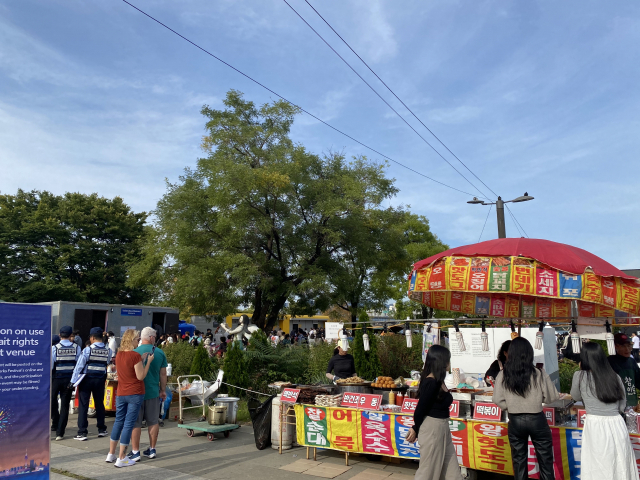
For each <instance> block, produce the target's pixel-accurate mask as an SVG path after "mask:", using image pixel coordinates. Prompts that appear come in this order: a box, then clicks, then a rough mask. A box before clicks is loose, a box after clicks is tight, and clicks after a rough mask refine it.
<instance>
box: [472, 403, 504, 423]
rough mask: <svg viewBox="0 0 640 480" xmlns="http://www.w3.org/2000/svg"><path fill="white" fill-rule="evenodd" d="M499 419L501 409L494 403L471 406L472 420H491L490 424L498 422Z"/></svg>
mask: <svg viewBox="0 0 640 480" xmlns="http://www.w3.org/2000/svg"><path fill="white" fill-rule="evenodd" d="M501 417H502V409H501V408H500V407H499V406H497V405H496V404H495V403H489V402H476V404H475V405H474V406H473V419H474V420H491V421H492V422H499V421H500V418H501Z"/></svg>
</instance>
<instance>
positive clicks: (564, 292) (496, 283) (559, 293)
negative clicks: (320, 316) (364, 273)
mask: <svg viewBox="0 0 640 480" xmlns="http://www.w3.org/2000/svg"><path fill="white" fill-rule="evenodd" d="M416 292H420V293H426V294H427V296H423V297H422V302H423V303H425V304H427V303H428V304H429V306H431V307H434V308H437V309H442V310H451V311H455V312H463V313H469V314H476V315H489V316H494V317H507V318H515V317H518V316H520V315H519V311H520V309H519V308H518V309H516V307H515V306H514V305H513V298H510V297H515V298H517V299H518V305H519V304H520V299H521V298H522V296H529V297H531V298H533V297H538V298H541V299H544V298H546V299H549V300H551V299H556V300H561V302H551V303H549V302H541V303H540V304H539V305H535V304H532V305H531V307H533V308H529V306H528V305H525V304H524V302H523V315H522V316H523V317H525V318H528V317H534V316H538V315H537V308H539V309H540V311H541V313H542V315H539V316H541V317H543V318H544V317H556V318H558V317H563V316H565V315H564V314H565V312H566V311H567V307H566V306H567V305H568V302H569V301H570V300H571V299H576V300H580V301H582V302H589V303H591V304H594V305H599V306H600V307H601V311H600V312H599V313H600V314H601V315H600V316H614V315H615V314H614V313H611V312H613V310H609V309H614V310H617V311H619V312H625V313H628V314H631V315H640V282H639V281H635V280H628V279H622V278H614V277H601V276H599V275H596V274H594V273H593V272H590V271H586V272H584V273H583V274H574V273H566V272H562V271H559V270H557V269H554V268H552V267H549V266H548V265H544V264H542V263H540V262H537V261H536V260H534V259H530V258H524V257H443V258H441V259H439V260H438V261H437V262H435V263H434V264H433V265H431V266H428V267H423V268H421V269H420V270H417V271H414V272H412V274H411V277H410V279H409V296H410V297H411V298H412V299H416V300H418V301H420V298H419V297H414V295H413V293H416ZM430 292H440V293H439V294H438V296H436V297H435V302H434V297H431V296H429V295H428V294H429V293H430ZM452 292H459V293H458V294H456V295H451V293H452ZM467 294H469V295H470V297H467V296H466V295H467ZM505 294H506V295H507V296H506V297H504V296H500V295H505ZM461 295H462V296H461ZM433 303H435V304H433ZM516 310H517V313H516ZM609 313H611V315H608V314H609ZM583 316H584V315H583ZM616 316H617V315H616Z"/></svg>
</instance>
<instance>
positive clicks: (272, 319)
mask: <svg viewBox="0 0 640 480" xmlns="http://www.w3.org/2000/svg"><path fill="white" fill-rule="evenodd" d="M285 303H287V296H286V295H283V296H280V297H279V298H278V300H276V302H275V303H272V304H271V305H270V308H269V313H268V315H267V319H266V322H265V328H264V329H263V330H265V332H268V331H271V330H272V329H273V326H274V325H275V324H276V323H277V322H278V317H279V316H280V311H281V310H282V309H283V308H284V304H285ZM285 333H289V332H285Z"/></svg>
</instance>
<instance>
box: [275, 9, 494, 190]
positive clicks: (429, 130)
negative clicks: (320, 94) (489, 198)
mask: <svg viewBox="0 0 640 480" xmlns="http://www.w3.org/2000/svg"><path fill="white" fill-rule="evenodd" d="M284 1H285V3H287V2H286V0H284ZM304 1H305V2H306V3H307V5H309V6H310V7H311V9H312V10H313V11H314V12H315V13H316V14H317V15H318V16H319V17H320V18H321V19H322V21H323V22H324V23H326V24H327V26H328V27H329V28H330V29H331V30H332V31H333V33H335V34H336V35H337V36H338V38H339V39H340V40H342V42H343V43H344V44H345V45H346V46H347V47H349V50H351V51H352V52H353V54H354V55H355V56H356V57H358V58H359V59H360V61H361V62H362V63H363V64H364V66H365V67H367V68H368V69H369V71H370V72H371V73H373V74H374V75H375V76H376V78H377V79H378V80H380V82H381V83H382V84H383V85H384V86H385V87H386V88H387V90H389V91H390V92H391V94H392V95H393V96H394V97H396V99H397V100H398V101H399V102H400V103H401V104H402V105H403V106H404V108H406V109H407V110H408V111H409V113H411V115H413V117H414V118H415V119H416V120H418V122H420V124H421V125H422V126H423V127H424V128H426V129H427V131H428V132H429V133H430V134H431V135H433V137H434V138H435V139H436V140H437V141H438V142H439V143H440V145H442V146H443V147H444V148H446V149H447V151H448V152H449V153H450V154H451V155H453V156H454V158H455V159H456V160H458V161H459V162H460V163H461V164H462V165H463V166H464V168H466V169H467V170H468V171H469V173H471V175H473V176H474V177H476V178H477V179H478V180H479V181H480V183H482V184H483V185H484V186H485V187H486V188H487V189H489V191H490V192H491V193H493V194H494V195H495V196H496V197H497V196H498V194H497V193H496V192H494V191H493V190H492V189H491V187H489V185H487V184H486V183H484V182H483V181H482V179H481V178H480V177H478V176H477V175H476V174H475V173H473V171H472V170H471V169H470V168H469V167H468V166H467V165H466V164H465V163H464V162H463V161H462V160H460V159H459V158H458V156H457V155H456V154H455V153H453V152H452V151H451V149H449V147H447V146H446V145H445V144H444V142H443V141H442V140H440V138H439V137H438V136H437V135H436V134H435V133H433V131H431V129H430V128H429V127H427V126H426V125H425V124H424V122H423V121H422V120H420V118H419V117H418V116H417V115H416V114H415V113H413V110H411V109H410V108H409V107H408V106H407V104H406V103H404V102H403V101H402V99H401V98H400V97H399V96H398V95H396V93H395V92H394V91H393V90H392V89H391V87H389V85H387V84H386V83H385V81H384V80H382V78H380V76H379V75H378V74H377V73H376V72H375V71H374V70H373V69H372V68H371V67H370V66H369V64H368V63H367V62H365V61H364V60H363V59H362V57H361V56H360V55H358V53H357V52H356V51H355V50H354V49H353V48H352V47H351V45H349V43H348V42H347V41H346V40H345V39H344V38H342V36H341V35H340V34H339V33H338V32H337V31H336V30H335V28H333V27H332V26H331V24H330V23H329V22H328V21H327V20H326V19H325V18H324V17H323V16H322V15H320V12H318V11H317V10H316V9H315V7H314V6H313V5H311V3H309V0H304ZM287 5H289V4H288V3H287ZM289 7H291V5H289ZM291 9H292V10H293V7H291ZM294 12H295V10H294ZM296 13H298V12H296ZM298 16H299V17H300V18H302V17H301V16H300V14H298ZM302 20H303V21H304V22H305V23H307V22H306V21H305V20H304V19H302ZM307 25H309V24H308V23H307ZM309 27H310V28H311V26H310V25H309ZM311 29H312V30H313V28H311ZM314 32H315V30H314ZM316 34H317V35H318V36H320V35H319V34H318V33H317V32H316ZM320 38H322V37H320ZM322 40H323V41H324V38H323V39H322ZM325 43H327V42H326V41H325ZM327 45H329V44H328V43H327ZM329 47H330V48H331V46H329ZM331 49H332V50H333V48H331ZM334 52H335V50H334ZM336 54H337V52H336ZM338 56H340V55H338ZM340 58H342V57H340ZM343 61H345V60H344V59H343ZM345 63H346V61H345ZM347 65H348V64H347ZM349 67H350V68H351V65H349ZM351 69H352V70H353V68H351ZM354 72H355V70H354ZM356 74H357V73H356ZM358 76H359V77H360V75H358ZM360 78H362V77H360ZM363 81H364V79H363ZM365 83H366V82H365ZM367 85H369V84H368V83H367ZM369 88H371V86H369ZM376 93H377V92H376ZM378 96H379V95H378ZM385 103H386V102H385ZM387 105H388V104H387ZM394 111H395V110H394ZM396 114H397V112H396ZM405 123H406V121H405ZM414 131H415V130H414ZM416 133H417V132H416ZM431 148H433V147H431ZM441 156H442V155H441ZM443 158H444V157H443ZM447 163H449V162H448V161H447ZM450 165H451V164H450ZM456 171H457V170H456Z"/></svg>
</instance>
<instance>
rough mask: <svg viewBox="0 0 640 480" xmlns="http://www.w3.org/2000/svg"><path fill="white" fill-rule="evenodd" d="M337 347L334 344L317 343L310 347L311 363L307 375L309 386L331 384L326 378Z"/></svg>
mask: <svg viewBox="0 0 640 480" xmlns="http://www.w3.org/2000/svg"><path fill="white" fill-rule="evenodd" d="M335 348H336V345H335V344H334V343H325V342H322V343H316V344H314V345H313V346H311V347H309V350H308V353H309V363H308V367H307V372H306V375H305V382H307V383H309V384H315V383H330V381H329V379H328V378H327V377H326V375H325V373H326V372H327V366H328V365H329V360H331V357H332V356H333V351H334V350H335Z"/></svg>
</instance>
